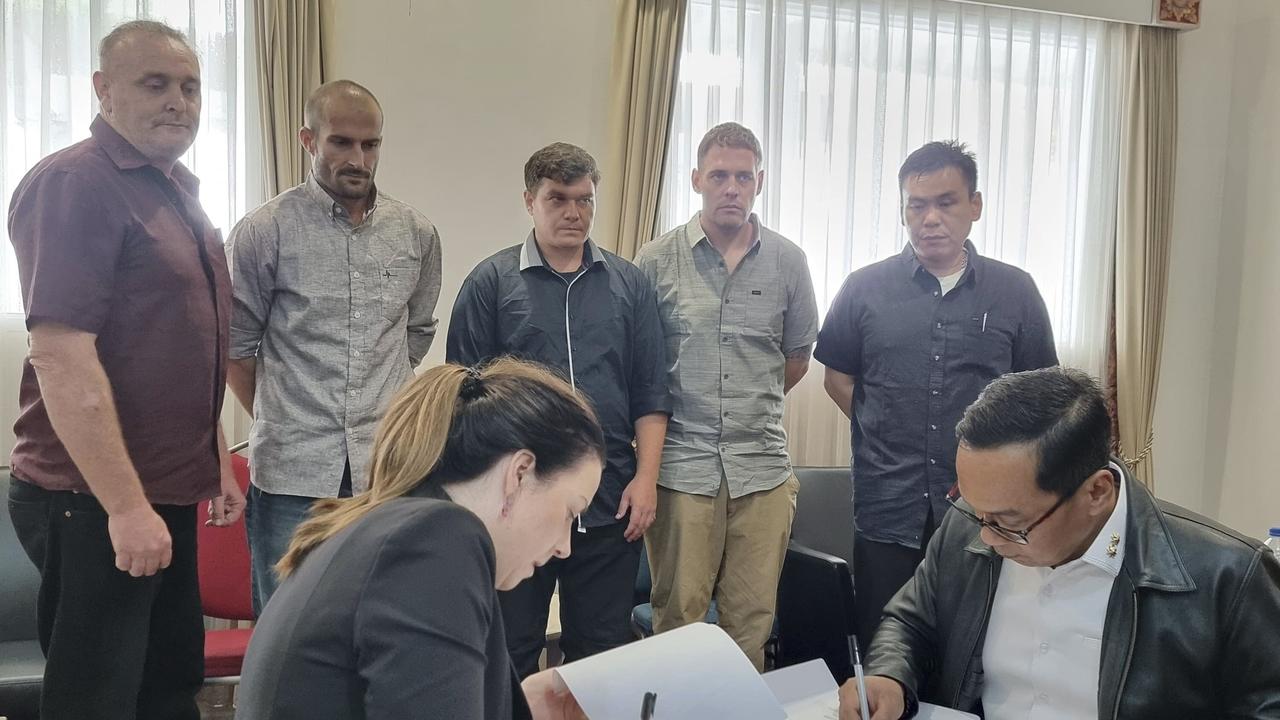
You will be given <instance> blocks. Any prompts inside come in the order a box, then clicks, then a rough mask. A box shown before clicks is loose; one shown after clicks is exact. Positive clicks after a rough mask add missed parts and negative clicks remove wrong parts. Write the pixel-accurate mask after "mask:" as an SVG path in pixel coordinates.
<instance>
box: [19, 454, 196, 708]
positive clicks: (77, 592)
mask: <svg viewBox="0 0 1280 720" xmlns="http://www.w3.org/2000/svg"><path fill="white" fill-rule="evenodd" d="M154 507H155V511H156V512H157V513H158V514H159V515H160V517H161V518H163V519H164V522H165V525H166V526H168V528H169V535H170V536H171V537H172V538H173V561H172V563H171V564H170V565H169V567H168V568H166V569H164V570H161V571H159V572H158V573H156V574H155V575H152V576H150V577H139V578H135V577H130V576H129V573H127V572H122V571H120V570H117V569H116V565H115V551H114V550H112V548H111V539H110V537H109V536H108V535H107V514H106V512H105V511H103V509H102V506H101V505H99V504H98V501H97V500H96V499H94V498H93V497H92V496H90V495H85V494H77V493H72V492H50V491H47V490H43V489H41V488H39V487H36V486H35V485H32V484H30V483H26V482H23V481H21V480H19V479H17V478H14V479H13V483H12V484H11V485H10V488H9V511H10V514H11V515H12V517H13V526H14V530H15V531H16V533H17V535H18V540H19V542H21V543H22V547H23V549H24V550H25V551H26V553H27V556H28V557H30V558H31V561H32V562H34V563H35V564H36V567H38V568H39V569H40V596H39V600H38V604H37V611H36V615H37V623H38V627H39V634H40V645H41V648H42V649H43V650H44V654H45V658H46V662H45V670H44V686H43V688H42V690H41V696H40V704H41V711H40V717H41V718H43V720H63V718H67V719H68V720H70V719H75V720H81V719H83V718H101V719H104V720H106V719H119V720H132V719H133V718H138V719H139V720H153V719H155V720H170V719H175V720H176V719H181V720H198V718H199V717H200V712H199V710H198V709H197V708H196V702H195V695H196V692H197V691H199V689H200V686H201V684H202V683H203V682H204V624H203V620H202V618H201V608H200V586H199V580H198V575H197V572H196V514H195V506H194V505H181V506H179V505H156V506H154Z"/></svg>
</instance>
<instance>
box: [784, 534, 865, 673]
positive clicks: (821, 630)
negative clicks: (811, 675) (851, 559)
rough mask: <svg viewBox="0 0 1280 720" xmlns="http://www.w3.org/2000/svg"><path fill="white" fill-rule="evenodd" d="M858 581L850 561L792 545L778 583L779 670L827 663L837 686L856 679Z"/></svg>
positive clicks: (793, 542) (788, 549)
mask: <svg viewBox="0 0 1280 720" xmlns="http://www.w3.org/2000/svg"><path fill="white" fill-rule="evenodd" d="M853 628H854V594H853V576H851V575H850V574H849V566H848V565H847V564H846V563H845V561H844V560H842V559H841V558H838V557H836V556H834V555H829V554H827V553H823V552H818V551H817V550H812V549H810V548H807V547H805V546H803V545H800V544H799V543H797V542H796V541H794V540H792V541H791V545H790V546H789V547H788V548H787V559H786V562H784V563H783V565H782V579H781V580H780V581H779V583H778V646H777V667H786V666H788V665H797V664H799V663H802V662H806V661H808V660H813V659H815V658H822V659H823V661H825V662H826V663H827V667H828V668H829V669H830V670H831V674H832V676H834V677H835V679H836V682H837V683H843V682H844V681H845V680H847V679H848V678H849V676H850V675H852V674H853V666H852V665H851V664H850V661H849V642H848V638H849V636H850V635H851V634H853Z"/></svg>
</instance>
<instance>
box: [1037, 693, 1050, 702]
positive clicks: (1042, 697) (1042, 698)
mask: <svg viewBox="0 0 1280 720" xmlns="http://www.w3.org/2000/svg"><path fill="white" fill-rule="evenodd" d="M1039 697H1040V702H1042V703H1047V702H1049V693H1040V696H1039Z"/></svg>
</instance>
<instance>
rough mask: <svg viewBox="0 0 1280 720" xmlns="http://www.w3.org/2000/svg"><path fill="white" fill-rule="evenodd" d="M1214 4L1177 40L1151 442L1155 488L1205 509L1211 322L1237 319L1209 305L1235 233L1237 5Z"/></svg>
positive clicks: (1210, 509) (1213, 497) (1210, 482)
mask: <svg viewBox="0 0 1280 720" xmlns="http://www.w3.org/2000/svg"><path fill="white" fill-rule="evenodd" d="M1213 11H1214V12H1213V13H1212V14H1211V15H1208V16H1207V17H1205V18H1203V24H1202V26H1201V27H1200V28H1199V29H1198V30H1195V31H1194V32H1186V33H1183V34H1182V35H1181V36H1180V37H1179V40H1178V65H1179V67H1178V73H1179V77H1178V126H1179V127H1178V157H1177V173H1178V175H1177V181H1176V186H1175V190H1174V204H1175V210H1174V216H1173V240H1172V251H1171V254H1170V258H1169V297H1168V309H1167V311H1166V318H1165V337H1164V351H1163V360H1162V365H1161V373H1160V387H1159V394H1158V396H1157V398H1156V412H1155V445H1154V453H1155V471H1156V492H1157V494H1159V495H1160V496H1161V497H1163V498H1165V499H1167V500H1170V501H1172V502H1175V503H1178V504H1179V505H1183V506H1186V507H1189V508H1192V509H1194V510H1197V511H1199V512H1202V513H1205V514H1207V515H1216V514H1217V511H1218V502H1219V496H1220V494H1221V490H1222V487H1221V484H1220V483H1219V482H1218V479H1217V477H1218V476H1214V475H1208V474H1206V472H1205V469H1206V464H1205V463H1206V458H1205V453H1206V447H1207V443H1206V438H1207V433H1208V432H1209V425H1210V423H1209V418H1210V414H1211V413H1210V407H1211V404H1212V403H1211V398H1212V397H1213V395H1211V392H1210V388H1211V384H1212V379H1213V378H1214V372H1213V371H1214V360H1215V359H1216V358H1215V357H1214V352H1213V350H1214V347H1215V345H1214V338H1213V335H1214V328H1215V327H1217V326H1219V325H1223V326H1228V325H1229V326H1231V327H1234V325H1235V322H1234V318H1231V317H1218V315H1217V312H1216V310H1217V307H1216V302H1215V291H1216V289H1217V286H1218V266H1219V255H1220V254H1221V251H1222V246H1223V244H1224V243H1227V244H1229V243H1231V242H1232V241H1233V240H1234V238H1227V237H1223V236H1222V200H1223V185H1224V182H1225V178H1226V171H1227V133H1226V132H1225V129H1226V127H1227V122H1228V119H1229V116H1230V110H1231V71H1232V67H1233V64H1234V61H1235V47H1234V43H1235V31H1236V19H1235V5H1234V4H1232V3H1219V4H1217V5H1215V6H1214V8H1213ZM1237 254H1238V253H1237ZM1231 263H1234V264H1235V265H1236V266H1238V259H1233V260H1231ZM1233 338H1234V335H1233ZM1232 352H1233V353H1234V348H1233V349H1232ZM1228 386H1229V382H1228Z"/></svg>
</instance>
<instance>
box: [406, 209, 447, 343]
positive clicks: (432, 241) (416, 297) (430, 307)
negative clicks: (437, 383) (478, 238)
mask: <svg viewBox="0 0 1280 720" xmlns="http://www.w3.org/2000/svg"><path fill="white" fill-rule="evenodd" d="M417 233H418V242H419V248H420V252H421V253H422V269H421V270H420V271H419V273H418V286H417V287H416V288H414V290H413V295H411V296H410V297H409V319H408V326H407V332H408V334H409V337H408V343H409V362H410V364H412V365H413V366H415V367H417V365H418V363H421V362H422V358H424V357H426V355H427V351H428V350H430V349H431V343H432V341H434V340H435V337H436V327H437V326H438V325H439V320H437V319H436V303H437V302H438V301H439V300H440V264H441V257H440V234H439V233H438V232H436V229H435V226H433V225H431V224H430V223H426V222H425V221H424V224H423V225H422V226H420V227H419V228H418V230H417Z"/></svg>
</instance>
